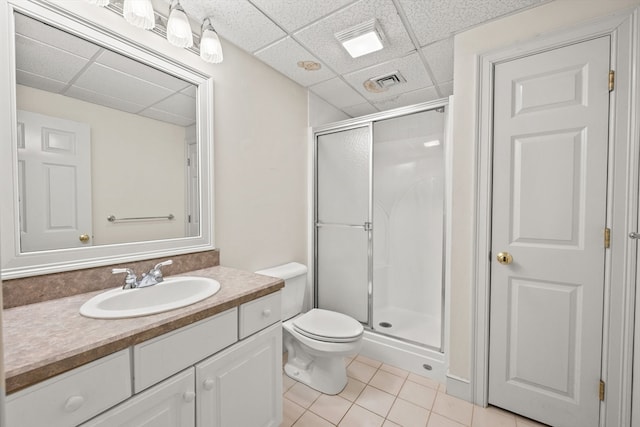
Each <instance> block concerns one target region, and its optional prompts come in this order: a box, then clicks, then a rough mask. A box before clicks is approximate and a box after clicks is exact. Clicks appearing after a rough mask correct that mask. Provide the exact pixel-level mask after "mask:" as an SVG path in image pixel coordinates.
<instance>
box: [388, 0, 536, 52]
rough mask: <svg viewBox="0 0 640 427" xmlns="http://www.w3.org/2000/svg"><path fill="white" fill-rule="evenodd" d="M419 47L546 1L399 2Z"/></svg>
mask: <svg viewBox="0 0 640 427" xmlns="http://www.w3.org/2000/svg"><path fill="white" fill-rule="evenodd" d="M399 1H400V5H401V6H402V8H403V9H404V11H405V14H406V16H407V18H408V20H409V24H410V25H411V27H412V28H413V31H414V33H415V34H416V37H417V38H418V40H419V42H420V46H425V45H427V44H429V43H432V42H434V41H436V40H440V39H444V38H448V37H450V36H451V35H452V34H454V33H456V32H459V31H461V30H463V29H465V28H469V27H472V26H474V25H477V24H479V23H481V22H484V21H487V20H489V19H493V18H496V17H498V16H501V15H505V14H507V13H511V12H514V11H516V10H518V9H522V8H526V7H529V6H532V5H535V4H537V3H540V2H541V1H544V0H500V1H496V0H447V1H442V0H421V1H416V0H399Z"/></svg>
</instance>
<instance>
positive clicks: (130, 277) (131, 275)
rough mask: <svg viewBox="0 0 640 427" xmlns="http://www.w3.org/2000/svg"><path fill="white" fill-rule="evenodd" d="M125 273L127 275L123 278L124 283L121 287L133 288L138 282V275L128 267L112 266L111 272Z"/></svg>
mask: <svg viewBox="0 0 640 427" xmlns="http://www.w3.org/2000/svg"><path fill="white" fill-rule="evenodd" d="M120 273H127V276H126V277H125V278H124V285H123V286H122V289H129V288H135V287H136V286H137V283H138V277H137V276H136V273H135V272H134V271H133V270H132V269H130V268H112V269H111V274H120Z"/></svg>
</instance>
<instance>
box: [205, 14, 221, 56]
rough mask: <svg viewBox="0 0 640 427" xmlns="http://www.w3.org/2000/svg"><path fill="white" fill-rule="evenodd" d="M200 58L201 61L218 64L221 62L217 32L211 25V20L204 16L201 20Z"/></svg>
mask: <svg viewBox="0 0 640 427" xmlns="http://www.w3.org/2000/svg"><path fill="white" fill-rule="evenodd" d="M200 58H202V60H203V61H206V62H211V63H213V64H218V63H220V62H222V59H223V55H222V45H221V44H220V39H219V38H218V33H216V30H215V29H214V28H213V25H211V20H210V19H209V18H206V19H205V20H204V21H203V22H202V38H201V39H200Z"/></svg>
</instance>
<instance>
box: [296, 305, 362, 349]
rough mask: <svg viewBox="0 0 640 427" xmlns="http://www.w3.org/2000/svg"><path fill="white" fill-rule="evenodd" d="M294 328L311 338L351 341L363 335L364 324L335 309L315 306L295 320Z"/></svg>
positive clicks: (329, 340)
mask: <svg viewBox="0 0 640 427" xmlns="http://www.w3.org/2000/svg"><path fill="white" fill-rule="evenodd" d="M293 328H294V329H295V330H296V331H297V332H299V333H301V334H302V335H305V336H307V337H309V338H313V339H317V340H319V341H328V342H351V341H355V340H357V339H358V338H360V336H361V335H362V333H363V331H364V328H363V327H362V324H361V323H360V322H358V321H357V320H355V319H354V318H352V317H349V316H347V315H345V314H342V313H336V312H335V311H329V310H322V309H320V308H314V309H313V310H310V311H308V312H307V313H305V314H303V315H302V316H299V317H296V318H295V319H294V320H293Z"/></svg>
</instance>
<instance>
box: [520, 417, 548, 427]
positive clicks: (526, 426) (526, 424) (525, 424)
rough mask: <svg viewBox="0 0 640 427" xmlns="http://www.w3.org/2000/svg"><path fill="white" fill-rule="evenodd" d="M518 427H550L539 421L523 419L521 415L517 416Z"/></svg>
mask: <svg viewBox="0 0 640 427" xmlns="http://www.w3.org/2000/svg"><path fill="white" fill-rule="evenodd" d="M516 425H517V426H518V427H549V426H548V425H546V424H542V423H539V422H537V421H533V420H530V419H529V418H524V417H521V416H519V415H516Z"/></svg>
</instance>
